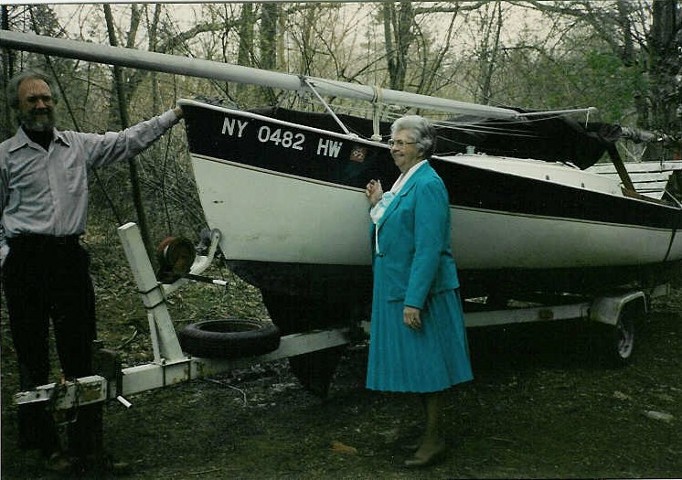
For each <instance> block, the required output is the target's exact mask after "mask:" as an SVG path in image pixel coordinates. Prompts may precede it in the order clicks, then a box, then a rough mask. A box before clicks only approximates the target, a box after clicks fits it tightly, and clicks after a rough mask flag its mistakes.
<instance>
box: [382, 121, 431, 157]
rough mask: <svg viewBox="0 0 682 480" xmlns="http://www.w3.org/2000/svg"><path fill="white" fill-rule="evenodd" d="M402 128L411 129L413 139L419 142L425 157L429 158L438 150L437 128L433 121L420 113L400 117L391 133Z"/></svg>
mask: <svg viewBox="0 0 682 480" xmlns="http://www.w3.org/2000/svg"><path fill="white" fill-rule="evenodd" d="M401 130H410V131H411V132H412V136H413V140H414V141H415V142H417V150H419V151H420V152H421V153H422V154H423V155H424V158H428V157H430V156H431V155H433V153H434V152H435V151H436V128H435V127H434V126H433V124H432V123H431V122H429V121H428V120H427V119H426V118H424V117H422V116H420V115H406V116H404V117H400V118H399V119H398V120H396V121H395V122H393V124H392V125H391V134H395V133H396V132H399V131H401Z"/></svg>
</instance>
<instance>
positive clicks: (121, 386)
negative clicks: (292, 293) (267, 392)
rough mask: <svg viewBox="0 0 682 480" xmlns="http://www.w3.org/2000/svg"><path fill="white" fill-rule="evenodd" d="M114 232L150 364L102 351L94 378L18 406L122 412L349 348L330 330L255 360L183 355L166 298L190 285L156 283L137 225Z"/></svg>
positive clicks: (41, 391)
mask: <svg viewBox="0 0 682 480" xmlns="http://www.w3.org/2000/svg"><path fill="white" fill-rule="evenodd" d="M118 233H119V236H120V238H121V241H122V243H123V249H124V251H125V254H126V257H127V259H128V263H129V264H130V266H131V268H132V271H133V276H134V277H135V282H136V285H137V289H138V292H139V293H140V295H141V297H142V301H143V303H144V306H145V308H146V309H147V318H148V321H149V329H150V333H151V343H152V351H153V354H154V360H153V361H152V362H150V363H147V364H143V365H138V366H133V367H128V368H123V369H121V367H120V362H119V361H118V359H117V357H116V354H115V352H113V351H111V350H106V349H100V350H99V351H96V352H95V355H94V356H95V362H94V363H95V365H96V370H97V371H98V374H97V375H91V376H87V377H81V378H78V379H73V380H71V379H68V380H63V381H61V382H59V383H50V384H47V385H42V386H39V387H37V388H35V389H33V390H29V391H24V392H19V393H17V394H15V396H14V400H15V403H16V404H27V403H37V402H46V406H47V405H48V403H47V402H49V405H50V408H52V409H54V410H65V409H70V408H73V407H77V406H79V405H88V404H91V403H97V402H104V401H107V400H114V399H115V400H117V401H119V402H120V403H121V404H122V405H124V406H125V407H130V406H132V403H131V402H130V401H129V400H128V399H127V398H126V397H128V396H130V395H133V394H136V393H140V392H143V391H147V390H153V389H156V388H161V387H166V386H169V385H175V384H178V383H181V382H187V381H190V380H194V379H198V378H203V377H210V376H214V375H217V374H220V373H223V372H227V371H230V370H233V369H236V368H244V367H247V366H249V365H253V364H255V363H264V362H270V361H273V360H279V359H283V358H288V357H291V356H295V355H301V354H305V353H310V352H314V351H317V350H324V349H328V348H332V347H337V346H341V345H345V344H347V343H349V335H348V329H330V330H320V331H313V332H306V333H297V334H292V335H287V336H284V337H282V338H281V341H280V346H279V348H278V349H277V350H275V351H273V352H270V353H267V354H264V355H259V356H254V357H248V358H236V359H216V358H200V357H194V356H191V355H186V354H185V353H183V352H182V349H181V348H180V342H179V340H178V336H177V334H176V331H175V327H174V325H173V322H172V321H171V317H170V314H169V312H168V308H167V298H168V296H169V295H170V294H171V293H173V292H175V291H177V290H178V289H180V288H181V287H182V286H184V285H186V284H187V283H188V282H189V281H190V280H188V279H187V278H181V279H179V280H177V281H175V282H174V283H172V284H169V285H166V284H162V283H160V282H159V281H158V280H157V279H156V276H155V274H154V270H153V268H152V264H151V261H150V260H149V257H148V255H147V252H146V250H145V247H144V243H143V242H142V237H141V235H140V231H139V228H138V226H137V225H136V224H134V223H128V224H126V225H123V226H121V227H119V229H118ZM219 240H220V232H218V231H217V230H214V231H213V232H211V246H210V248H209V251H208V254H207V255H206V256H198V257H197V258H196V260H195V261H194V263H193V264H192V267H191V269H190V276H191V275H197V276H198V275H200V274H201V273H202V272H203V271H205V270H206V269H207V268H208V267H209V266H210V264H211V262H212V261H213V258H214V255H215V252H216V250H217V246H218V241H219Z"/></svg>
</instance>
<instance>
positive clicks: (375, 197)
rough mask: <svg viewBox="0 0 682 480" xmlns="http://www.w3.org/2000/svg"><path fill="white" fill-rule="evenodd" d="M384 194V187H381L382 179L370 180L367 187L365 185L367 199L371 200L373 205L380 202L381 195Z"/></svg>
mask: <svg viewBox="0 0 682 480" xmlns="http://www.w3.org/2000/svg"><path fill="white" fill-rule="evenodd" d="M383 194H384V189H383V188H381V181H380V180H370V181H369V183H368V184H367V187H365V195H366V196H367V200H369V203H371V204H372V206H374V205H376V204H377V203H379V200H381V196H382V195H383Z"/></svg>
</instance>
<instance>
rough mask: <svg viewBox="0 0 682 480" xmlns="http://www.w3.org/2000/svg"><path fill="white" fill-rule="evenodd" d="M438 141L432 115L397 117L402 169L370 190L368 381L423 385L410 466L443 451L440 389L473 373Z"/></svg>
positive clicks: (385, 385) (395, 141) (387, 386)
mask: <svg viewBox="0 0 682 480" xmlns="http://www.w3.org/2000/svg"><path fill="white" fill-rule="evenodd" d="M435 142H436V132H435V129H434V127H433V126H432V125H431V123H430V122H429V121H428V120H426V119H424V118H422V117H420V116H416V115H411V116H406V117H402V118H400V119H398V120H396V121H395V122H394V123H393V125H392V126H391V139H390V140H389V142H388V144H389V145H390V147H391V155H392V156H393V160H394V162H395V164H396V166H397V167H398V168H399V169H400V172H401V175H400V177H398V180H396V182H395V184H393V186H392V187H391V190H390V191H389V192H386V193H384V192H383V189H382V186H381V183H380V182H379V181H378V180H372V181H370V182H369V184H367V188H366V192H365V193H366V195H367V198H368V199H369V201H370V203H371V205H372V208H371V211H370V215H371V217H372V244H373V256H372V258H373V260H372V265H373V269H374V292H373V302H372V322H371V334H370V347H369V364H368V368H367V388H369V389H372V390H381V391H391V392H413V393H418V394H420V396H421V398H422V401H423V404H424V409H425V413H426V428H425V432H424V436H423V438H422V440H421V442H420V444H419V445H418V446H417V447H416V451H415V452H414V456H413V457H412V458H410V459H408V460H406V461H405V466H406V467H424V466H428V465H431V464H433V463H435V462H436V461H439V460H441V459H442V458H443V457H444V453H445V451H446V445H445V442H444V441H443V440H442V439H441V437H440V434H439V417H440V401H441V393H442V392H443V391H444V390H446V389H448V388H449V387H451V386H453V385H456V384H458V383H461V382H466V381H469V380H471V379H472V378H473V375H472V372H471V364H470V362H469V352H468V346H467V339H466V330H465V328H464V320H463V314H462V305H461V301H460V298H459V290H458V289H459V280H458V278H457V270H456V266H455V261H454V259H453V257H452V251H451V248H450V210H449V203H448V193H447V191H446V189H445V185H444V184H443V181H442V180H441V178H440V177H439V176H438V174H437V173H436V172H435V170H434V169H433V168H432V167H431V165H429V163H428V161H427V160H425V159H426V158H427V157H428V156H430V155H431V154H432V153H433V152H434V149H435Z"/></svg>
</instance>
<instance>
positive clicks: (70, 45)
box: [0, 30, 519, 119]
mask: <svg viewBox="0 0 682 480" xmlns="http://www.w3.org/2000/svg"><path fill="white" fill-rule="evenodd" d="M0 47H4V48H13V49H17V50H25V51H29V52H35V53H42V54H45V55H55V56H59V57H67V58H75V59H79V60H86V61H90V62H97V63H105V64H109V65H119V66H124V67H131V68H139V69H143V70H151V71H157V72H165V73H172V74H177V75H187V76H193V77H202V78H211V79H214V80H221V81H228V82H236V83H244V84H251V85H259V86H263V87H270V88H279V89H283V90H292V91H297V92H307V91H309V90H308V88H309V86H308V85H310V86H312V87H314V88H315V90H316V91H317V92H319V93H320V94H322V95H328V96H335V97H343V98H352V99H356V100H364V101H367V102H370V103H375V102H376V101H377V99H378V98H381V100H382V101H383V102H385V103H392V104H397V105H403V106H408V107H417V108H426V109H434V110H439V111H442V112H448V113H454V114H466V115H475V116H479V117H486V118H499V119H505V118H516V117H518V116H519V113H518V112H516V111H514V110H511V109H507V108H499V107H491V106H487V105H479V104H475V103H468V102H459V101H456V100H449V99H445V98H438V97H431V96H428V95H421V94H417V93H409V92H401V91H398V90H390V89H379V88H376V87H371V86H367V85H360V84H355V83H346V82H339V81H335V80H326V79H323V78H316V77H305V79H306V81H305V82H302V81H301V77H299V76H297V75H291V74H286V73H278V72H270V71H267V70H260V69H257V68H250V67H243V66H240V65H232V64H228V63H221V62H214V61H210V60H202V59H195V58H187V57H179V56H176V55H168V54H164V53H156V52H148V51H144V50H135V49H131V48H122V47H111V46H106V45H96V44H94V43H87V42H80V41H76V40H66V39H61V38H52V37H46V36H41V35H35V34H28V33H20V32H11V31H8V30H0Z"/></svg>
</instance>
